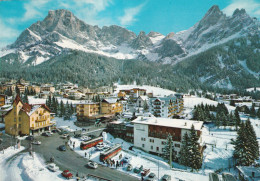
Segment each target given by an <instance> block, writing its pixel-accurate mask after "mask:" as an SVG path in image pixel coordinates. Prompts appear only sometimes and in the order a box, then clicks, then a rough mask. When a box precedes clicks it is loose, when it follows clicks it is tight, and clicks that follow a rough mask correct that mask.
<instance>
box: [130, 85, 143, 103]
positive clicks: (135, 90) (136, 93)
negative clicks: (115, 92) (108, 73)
mask: <svg viewBox="0 0 260 181" xmlns="http://www.w3.org/2000/svg"><path fill="white" fill-rule="evenodd" d="M144 95H146V90H145V89H139V88H133V89H131V90H130V100H131V101H132V102H136V100H137V98H138V97H139V96H144Z"/></svg>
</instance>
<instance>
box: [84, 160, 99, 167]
mask: <svg viewBox="0 0 260 181" xmlns="http://www.w3.org/2000/svg"><path fill="white" fill-rule="evenodd" d="M87 165H88V166H89V167H91V168H97V167H98V164H97V163H96V162H93V161H89V162H88V164H87Z"/></svg>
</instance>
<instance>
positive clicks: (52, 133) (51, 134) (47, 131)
mask: <svg viewBox="0 0 260 181" xmlns="http://www.w3.org/2000/svg"><path fill="white" fill-rule="evenodd" d="M45 133H49V134H51V135H52V134H53V132H51V131H45Z"/></svg>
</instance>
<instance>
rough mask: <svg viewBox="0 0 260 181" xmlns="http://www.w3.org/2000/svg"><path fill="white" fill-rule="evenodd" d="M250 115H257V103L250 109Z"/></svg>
mask: <svg viewBox="0 0 260 181" xmlns="http://www.w3.org/2000/svg"><path fill="white" fill-rule="evenodd" d="M250 116H251V117H255V116H256V111H255V104H254V103H253V104H252V107H251V109H250Z"/></svg>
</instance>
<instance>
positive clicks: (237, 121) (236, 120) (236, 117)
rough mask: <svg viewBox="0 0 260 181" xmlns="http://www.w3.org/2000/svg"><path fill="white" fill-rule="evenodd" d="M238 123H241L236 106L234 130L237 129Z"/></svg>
mask: <svg viewBox="0 0 260 181" xmlns="http://www.w3.org/2000/svg"><path fill="white" fill-rule="evenodd" d="M240 123H241V119H240V116H239V112H238V107H236V109H235V126H236V130H237V129H238V127H239V125H240Z"/></svg>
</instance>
